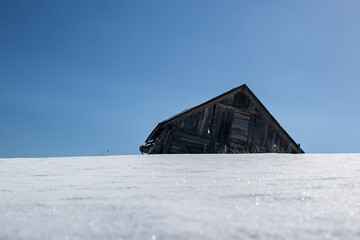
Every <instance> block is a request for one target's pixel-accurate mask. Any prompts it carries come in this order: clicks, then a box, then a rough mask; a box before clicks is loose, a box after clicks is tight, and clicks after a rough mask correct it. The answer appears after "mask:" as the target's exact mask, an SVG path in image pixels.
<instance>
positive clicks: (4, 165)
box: [0, 154, 360, 240]
mask: <svg viewBox="0 0 360 240" xmlns="http://www.w3.org/2000/svg"><path fill="white" fill-rule="evenodd" d="M0 213H1V214H0V239H1V240H5V239H27V240H29V239H149V240H150V239H158V240H161V239H360V155H359V154H301V155H299V154H298V155H290V154H239V155H236V154H234V155H221V154H219V155H144V156H102V157H66V158H29V159H20V158H19V159H0Z"/></svg>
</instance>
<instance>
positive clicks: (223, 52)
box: [0, 0, 360, 157]
mask: <svg viewBox="0 0 360 240" xmlns="http://www.w3.org/2000/svg"><path fill="white" fill-rule="evenodd" d="M359 65H360V2H359V1H355V0H354V1H346V0H341V1H340V0H339V1H328V0H326V1H314V0H311V1H266V0H265V1H237V0H236V1H208V0H206V1H205V0H204V1H193V0H192V1H175V0H174V1H169V0H164V1H88V0H86V1H72V0H71V1H49V0H46V1H39V0H37V1H27V0H23V1H13V0H9V1H8V0H2V1H0V157H45V156H76V155H96V154H98V153H99V152H106V150H107V149H109V150H110V154H139V151H138V147H139V145H141V144H143V142H144V140H145V139H146V137H147V136H148V134H149V133H150V132H151V131H152V129H153V128H154V127H155V126H156V124H157V123H158V122H160V121H162V120H164V119H166V118H168V117H170V116H172V115H174V114H176V113H178V112H180V111H182V110H184V109H186V108H190V107H193V106H195V105H198V104H200V103H202V102H203V101H206V100H208V99H210V98H212V97H215V96H217V95H219V94H221V93H223V92H225V91H227V90H230V89H232V88H234V87H237V86H239V85H241V84H244V83H246V84H247V85H248V86H249V87H250V89H251V90H252V91H253V92H254V93H255V95H257V97H258V98H259V99H260V100H261V101H262V103H263V104H264V105H265V106H266V107H267V108H268V110H269V111H270V112H271V113H272V114H273V116H274V117H275V118H276V119H277V120H278V121H279V123H280V124H281V125H282V126H283V127H284V129H285V130H286V131H287V132H288V133H289V134H290V136H292V138H293V139H294V140H295V141H296V142H300V143H301V145H302V148H303V149H304V150H305V151H306V152H326V153H332V152H360V144H359V136H360V129H359V123H360V94H359V93H360V79H359V77H360V66H359Z"/></svg>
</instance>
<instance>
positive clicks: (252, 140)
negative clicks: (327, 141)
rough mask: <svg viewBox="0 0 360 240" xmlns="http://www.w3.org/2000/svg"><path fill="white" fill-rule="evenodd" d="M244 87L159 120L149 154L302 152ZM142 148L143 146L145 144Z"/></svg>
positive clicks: (148, 150)
mask: <svg viewBox="0 0 360 240" xmlns="http://www.w3.org/2000/svg"><path fill="white" fill-rule="evenodd" d="M246 90H247V87H246V88H245V89H241V90H240V91H234V92H232V94H227V95H225V96H223V97H221V98H217V99H216V100H214V101H211V100H210V102H208V103H207V104H205V105H203V106H201V105H200V106H198V107H195V108H193V109H191V110H190V111H188V112H186V113H184V114H180V115H178V116H176V117H174V118H173V119H170V120H168V121H165V122H164V123H160V124H159V125H161V127H160V128H159V129H158V130H157V131H158V133H157V134H158V135H157V137H156V139H152V141H151V143H150V144H149V146H148V147H147V149H146V150H141V148H140V150H141V151H142V152H146V153H150V154H151V153H154V154H159V153H260V152H281V153H299V152H302V150H301V149H300V148H299V147H298V146H297V145H296V143H295V142H294V141H293V140H292V139H291V138H290V136H289V135H288V134H287V133H286V132H285V131H284V130H283V129H282V128H281V126H280V125H279V124H278V123H277V122H276V120H275V119H274V118H273V117H272V116H271V114H270V113H269V112H268V111H267V110H266V109H265V107H264V106H263V105H262V104H261V103H260V104H259V103H258V102H259V100H258V99H257V98H256V97H255V95H253V94H252V92H251V91H250V90H249V91H246ZM142 147H143V149H145V148H144V146H142Z"/></svg>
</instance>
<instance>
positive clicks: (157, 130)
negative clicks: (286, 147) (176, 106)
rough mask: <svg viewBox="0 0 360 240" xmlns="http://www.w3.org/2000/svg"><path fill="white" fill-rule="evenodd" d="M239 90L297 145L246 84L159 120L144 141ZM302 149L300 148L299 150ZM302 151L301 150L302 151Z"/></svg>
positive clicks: (153, 137)
mask: <svg viewBox="0 0 360 240" xmlns="http://www.w3.org/2000/svg"><path fill="white" fill-rule="evenodd" d="M240 91H246V92H247V93H249V94H250V95H251V96H252V98H253V99H254V100H255V103H256V104H257V107H258V108H260V109H259V110H261V111H262V112H263V113H264V114H266V115H267V116H268V117H269V118H270V119H271V121H273V122H274V123H275V124H276V125H277V126H278V127H279V129H280V131H281V132H282V133H283V134H284V135H285V136H286V137H288V138H289V139H290V141H292V142H293V144H295V145H297V143H296V142H295V141H294V140H293V139H292V138H291V137H290V135H289V134H288V133H287V132H286V131H285V130H284V129H283V128H282V127H281V125H280V124H279V123H278V121H276V119H275V118H274V117H273V116H272V115H271V113H270V112H269V111H268V110H267V109H266V107H265V106H264V105H263V104H262V103H261V102H260V100H259V99H258V98H257V97H256V96H255V94H254V93H253V92H252V91H251V90H250V88H248V86H247V85H246V84H243V85H241V86H239V87H236V88H233V89H231V90H229V91H227V92H225V93H223V94H221V95H219V96H217V97H214V98H212V99H210V100H208V101H206V102H204V103H202V104H200V105H197V106H195V107H192V108H189V109H186V110H184V111H182V112H180V113H178V114H176V115H174V116H172V117H170V118H168V119H166V120H164V121H162V122H159V123H158V125H157V126H156V128H155V129H154V130H153V131H152V132H151V133H150V135H149V137H148V138H147V139H146V141H145V142H149V141H151V140H152V139H155V138H156V137H157V136H159V134H160V133H161V131H162V130H163V129H164V128H166V126H167V125H168V124H169V123H170V122H173V121H176V120H178V119H180V118H182V117H184V116H186V115H189V114H192V113H194V112H196V111H199V110H201V109H203V108H205V107H207V106H208V105H210V104H213V103H215V102H220V101H221V100H223V99H225V98H226V97H228V96H229V95H232V94H234V93H235V92H240ZM301 151H302V150H301ZM302 152H303V151H302Z"/></svg>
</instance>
